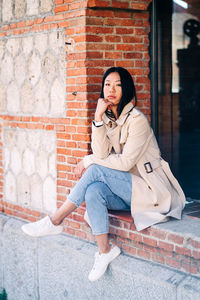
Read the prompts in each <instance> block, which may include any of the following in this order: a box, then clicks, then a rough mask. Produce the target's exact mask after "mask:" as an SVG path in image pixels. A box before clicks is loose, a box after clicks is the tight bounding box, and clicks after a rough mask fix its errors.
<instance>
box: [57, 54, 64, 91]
mask: <svg viewBox="0 0 200 300" xmlns="http://www.w3.org/2000/svg"><path fill="white" fill-rule="evenodd" d="M65 55H66V54H65V52H63V51H60V53H59V54H58V65H59V79H60V80H61V82H62V86H63V88H64V86H65V85H64V82H65V78H66V61H65Z"/></svg>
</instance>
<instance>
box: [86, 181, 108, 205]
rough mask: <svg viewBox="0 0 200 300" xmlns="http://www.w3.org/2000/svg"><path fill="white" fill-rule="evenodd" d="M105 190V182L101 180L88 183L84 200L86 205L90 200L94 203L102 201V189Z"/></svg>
mask: <svg viewBox="0 0 200 300" xmlns="http://www.w3.org/2000/svg"><path fill="white" fill-rule="evenodd" d="M104 190H105V184H104V183H103V182H94V183H92V184H90V185H89V186H88V188H87V191H86V193H85V202H86V205H88V204H89V203H90V202H91V201H92V202H93V203H94V202H96V201H101V202H105V201H104V197H103V195H104V192H105V191H104Z"/></svg>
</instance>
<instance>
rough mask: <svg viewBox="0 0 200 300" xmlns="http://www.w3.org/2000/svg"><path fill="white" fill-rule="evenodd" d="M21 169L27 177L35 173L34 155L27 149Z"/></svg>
mask: <svg viewBox="0 0 200 300" xmlns="http://www.w3.org/2000/svg"><path fill="white" fill-rule="evenodd" d="M23 168H24V172H25V173H26V175H28V176H30V175H32V174H33V173H34V172H35V157H34V153H33V152H32V151H31V150H30V149H29V148H27V149H26V150H25V152H24V154H23Z"/></svg>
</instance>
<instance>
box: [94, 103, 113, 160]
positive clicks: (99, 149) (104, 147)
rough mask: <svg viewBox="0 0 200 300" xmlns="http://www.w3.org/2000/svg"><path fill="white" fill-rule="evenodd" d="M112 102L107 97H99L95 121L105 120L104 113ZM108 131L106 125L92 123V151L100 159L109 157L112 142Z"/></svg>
mask: <svg viewBox="0 0 200 300" xmlns="http://www.w3.org/2000/svg"><path fill="white" fill-rule="evenodd" d="M110 104H111V103H110V102H109V101H108V100H106V99H103V98H99V99H98V102H97V107H96V111H95V121H97V122H101V121H102V120H103V119H102V117H103V114H104V113H105V111H106V109H107V108H108V106H109V105H110ZM106 132H107V130H106V127H105V125H102V126H100V127H96V126H95V125H94V124H92V142H91V147H92V152H93V154H94V155H95V156H96V157H97V158H100V159H103V158H105V157H107V156H108V154H109V151H110V147H109V146H110V142H109V139H108V137H107V135H106Z"/></svg>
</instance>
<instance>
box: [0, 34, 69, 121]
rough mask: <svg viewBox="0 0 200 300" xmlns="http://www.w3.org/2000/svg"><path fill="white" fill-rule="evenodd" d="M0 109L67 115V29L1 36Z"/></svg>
mask: <svg viewBox="0 0 200 300" xmlns="http://www.w3.org/2000/svg"><path fill="white" fill-rule="evenodd" d="M0 113H4V114H5V113H8V114H20V115H24V114H25V115H40V116H64V113H65V34H64V31H58V30H54V31H51V32H45V33H37V34H36V33H35V34H27V35H25V36H22V37H21V36H20V37H9V38H1V39H0Z"/></svg>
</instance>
